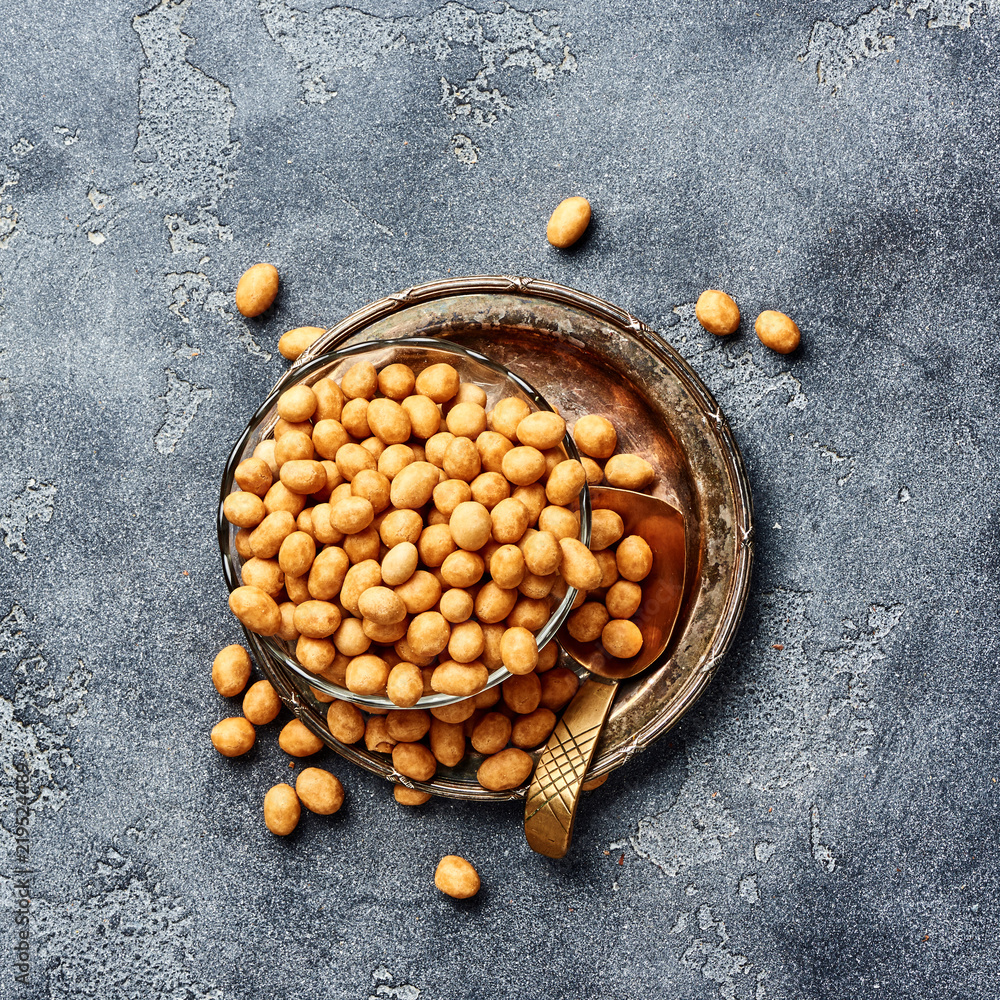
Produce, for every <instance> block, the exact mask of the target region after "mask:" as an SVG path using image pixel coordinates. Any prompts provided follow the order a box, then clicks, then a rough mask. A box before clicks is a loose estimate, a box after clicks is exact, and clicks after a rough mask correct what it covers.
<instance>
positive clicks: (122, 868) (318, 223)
mask: <svg viewBox="0 0 1000 1000" xmlns="http://www.w3.org/2000/svg"><path fill="white" fill-rule="evenodd" d="M869 2H870V0H869ZM148 4H149V0H144V3H136V2H134V0H126V2H119V3H109V2H108V0H93V2H90V3H85V4H79V3H77V4H70V3H65V2H58V3H43V2H39V0H33V2H30V3H15V2H12V0H6V2H4V3H2V5H0V10H2V15H0V32H2V37H3V42H4V45H3V49H4V58H3V60H2V61H0V94H2V95H3V98H2V115H0V428H2V432H3V433H2V436H0V466H2V468H3V470H4V475H3V476H2V477H0V478H2V481H0V536H2V541H3V543H4V544H3V546H2V547H0V668H2V672H0V770H2V776H3V781H2V785H0V812H2V817H0V820H2V826H0V933H2V939H0V955H2V956H3V957H2V959H0V997H3V998H5V1000H6V998H7V997H11V998H16V997H43V996H52V997H60V998H61V997H74V998H79V997H95V998H105V1000H119V998H125V997H136V998H144V1000H145V998H150V997H169V998H204V997H219V998H221V997H226V998H236V997H251V996H253V997H256V996H294V997H297V998H320V997H323V998H327V997H330V998H341V997H343V998H350V1000H365V998H369V997H374V998H380V1000H381V998H397V1000H417V998H420V1000H435V998H441V1000H446V998H456V997H480V996H493V995H501V996H510V997H517V998H522V997H530V998H538V1000H542V998H559V1000H562V998H572V997H591V996H593V997H621V998H630V1000H631V998H647V997H649V998H653V997H656V998H659V997H664V998H674V997H683V998H712V997H716V996H721V997H727V998H738V1000H747V998H756V1000H761V998H787V1000H799V998H812V997H824V998H825V997H831V998H833V997H836V998H838V1000H839V998H861V997H865V998H870V997H883V998H904V997H907V998H909V997H915V996H920V997H933V998H946V997H956V998H962V1000H971V998H980V997H981V998H987V997H994V996H996V995H997V991H998V986H997V982H998V979H997V977H998V975H1000V968H998V961H997V938H996V936H997V926H998V920H1000V912H998V910H1000V906H998V890H1000V877H998V870H997V860H996V858H997V846H998V845H997V840H998V837H997V828H998V821H1000V808H998V796H1000V786H998V783H997V779H998V778H1000V760H998V749H997V748H998V745H1000V731H998V730H1000V726H998V714H997V711H996V708H995V685H996V681H997V662H998V654H1000V641H998V629H997V617H996V616H997V598H996V577H997V564H998V560H997V554H996V553H997V542H998V537H997V536H998V523H997V503H996V501H997V495H998V489H997V473H996V468H997V460H998V450H1000V449H998V439H997V434H996V430H995V420H996V411H997V405H998V402H1000V393H998V389H997V383H998V376H1000V366H998V363H997V345H996V335H997V320H996V316H997V313H998V307H1000V302H998V292H997V283H996V275H997V267H998V255H997V237H996V234H997V222H998V211H1000V202H998V194H997V191H998V179H1000V178H998V168H997V165H996V164H997V159H996V149H997V147H998V142H1000V126H998V119H997V107H998V106H1000V78H998V76H997V73H996V65H997V63H996V60H997V53H998V45H1000V5H998V3H997V0H915V2H909V0H888V2H886V3H885V4H884V5H883V6H876V7H874V8H871V9H869V8H867V7H866V5H865V4H864V3H854V2H850V0H816V2H809V3H800V4H777V3H774V2H770V3H768V2H763V3H761V4H758V5H754V4H747V3H742V2H733V3H728V2H722V0H704V2H699V3H691V2H689V0H684V2H680V0H676V2H658V3H653V4H651V5H647V4H642V5H639V4H636V5H634V9H631V10H629V9H625V10H623V9H622V8H621V5H619V4H606V3H602V2H600V0H598V2H593V0H584V2H583V3H572V4H566V3H564V4H562V5H559V4H556V5H555V6H554V7H553V9H551V10H548V11H521V10H518V9H515V8H513V7H507V6H504V5H502V4H495V5H494V4H492V3H490V4H487V3H484V2H481V0H469V5H468V6H466V5H462V4H458V3H449V4H446V5H444V6H436V5H435V4H434V3H423V2H418V0H411V2H405V3H404V2H399V3H396V4H392V5H388V4H387V5H385V6H384V8H383V9H381V10H379V9H376V6H375V5H372V6H366V8H365V9H364V10H360V9H350V8H346V7H329V8H324V7H323V5H322V0H296V2H295V3H294V4H293V3H286V2H276V0H259V2H253V0H227V2H222V0H179V2H175V0H163V2H161V3H159V4H157V5H156V6H152V7H150V6H149V5H148ZM575 193H582V194H585V195H586V196H588V197H589V198H590V199H591V201H592V203H593V205H594V223H593V225H592V228H591V232H590V234H589V236H588V237H587V238H586V239H585V241H584V242H583V244H582V245H580V246H579V247H578V248H576V249H574V250H573V251H571V252H568V253H560V252H557V251H555V250H553V249H552V248H551V247H549V246H548V245H547V244H546V242H545V240H544V223H545V218H546V217H547V215H548V213H549V212H550V211H551V209H552V207H554V205H555V204H556V203H557V202H558V201H559V200H560V199H562V198H563V197H565V196H567V195H569V194H575ZM259 259H266V260H270V261H272V262H274V263H275V264H276V265H277V266H278V268H279V269H280V271H281V274H282V288H281V292H280V294H279V297H278V301H277V304H276V306H275V308H274V309H273V310H271V311H270V312H269V313H267V314H266V315H265V316H263V317H262V318H260V319H259V320H254V321H246V320H244V319H243V318H241V317H240V316H239V315H238V314H237V313H236V311H235V308H234V306H233V298H232V292H233V289H234V287H235V284H236V280H237V278H238V276H239V274H240V272H241V271H242V270H243V269H244V267H245V266H247V265H248V264H250V263H252V262H254V261H256V260H259ZM483 272H486V273H495V272H500V273H519V274H527V275H533V276H539V277H548V278H552V279H555V280H557V281H561V282H564V283H566V284H569V285H572V286H575V287H578V288H581V289H585V290H587V291H589V292H593V293H595V294H597V295H600V296H603V297H605V298H607V299H610V300H611V301H614V302H617V303H619V304H621V305H623V306H625V307H627V308H628V309H630V310H632V311H633V312H634V313H635V314H636V315H638V316H639V317H640V318H642V319H644V320H645V321H647V322H649V323H651V324H652V325H653V326H655V327H656V328H658V329H660V330H661V331H663V332H664V333H665V334H666V336H668V337H669V338H670V339H671V341H672V342H673V343H674V344H675V345H676V346H677V347H678V348H679V349H680V350H681V351H682V353H683V354H684V355H685V356H686V357H688V358H689V359H690V360H691V362H692V364H694V365H695V367H696V368H697V369H698V371H699V372H700V373H701V374H702V376H703V377H704V379H705V380H706V382H707V383H708V384H709V386H710V387H711V388H712V389H713V390H714V391H715V392H716V393H717V395H718V398H719V400H720V402H721V404H722V406H723V408H724V409H725V411H726V413H727V415H728V416H729V418H730V420H731V421H732V424H733V427H734V429H735V433H736V436H737V439H738V441H739V444H740V446H741V448H742V449H743V453H744V455H745V458H746V462H747V466H748V469H749V473H750V476H751V479H752V483H753V489H754V494H755V501H756V509H757V517H758V532H757V540H758V549H757V551H758V561H757V565H756V571H755V577H754V585H753V593H752V596H751V599H750V602H749V606H748V609H747V613H746V618H745V621H744V625H743V628H742V630H741V633H740V636H739V638H738V640H737V643H736V645H735V647H734V649H733V651H732V653H731V655H730V656H729V658H728V659H727V661H726V663H725V664H724V666H723V668H722V670H721V671H720V673H719V676H718V679H717V680H716V681H715V683H714V684H713V686H712V687H711V689H710V690H709V692H708V694H707V695H706V696H705V697H704V698H703V699H702V701H701V702H700V703H699V704H698V705H697V707H696V709H695V710H694V711H692V713H691V714H690V715H689V716H688V717H687V718H686V719H685V720H684V721H683V723H682V724H681V725H680V726H679V727H678V728H677V729H676V730H675V731H674V732H673V733H671V734H670V735H669V736H667V737H666V738H665V739H664V740H662V741H661V742H660V743H658V744H657V745H655V746H654V747H652V748H651V749H650V750H648V751H647V752H646V753H644V754H643V755H642V756H641V757H639V758H637V759H636V760H634V761H633V762H632V763H631V764H630V765H629V766H628V767H626V768H625V769H623V770H621V771H619V772H617V773H615V774H614V775H613V777H612V778H611V780H610V781H609V782H608V783H607V784H606V785H605V786H604V787H603V788H601V789H600V790H598V791H596V792H594V793H592V794H591V795H590V796H589V797H588V798H587V799H586V801H585V802H584V805H583V807H582V812H581V816H580V820H579V823H578V827H577V833H576V842H575V845H574V849H573V852H572V855H571V856H570V858H568V859H567V860H566V861H564V862H562V863H552V862H549V861H547V860H545V859H542V858H539V857H536V856H534V855H532V854H531V853H530V852H529V851H528V850H527V849H526V847H525V845H524V843H523V840H522V837H521V833H520V829H519V826H520V815H519V808H518V806H516V805H510V806H503V807H500V806H494V807H481V806H473V805H471V804H462V803H455V802H447V801H440V802H437V803H434V804H431V805H430V806H428V807H426V808H424V809H423V810H420V811H407V810H403V809H400V808H398V807H397V806H396V805H395V803H394V802H393V801H392V799H391V795H390V791H389V788H388V786H387V785H385V784H384V783H382V782H380V781H379V780H377V779H375V778H374V777H372V776H370V775H368V774H367V773H364V772H360V771H358V770H356V769H354V768H352V767H349V766H347V765H346V764H341V762H340V761H339V759H338V758H336V757H335V756H333V755H329V756H328V757H327V758H326V763H327V764H328V765H329V766H331V767H332V768H333V769H334V770H336V771H337V773H339V774H340V775H341V777H342V778H343V781H344V784H345V786H346V788H347V793H348V804H347V805H346V806H345V808H344V809H343V810H342V812H341V813H340V814H338V815H337V816H336V817H333V818H330V819H326V818H321V817H315V816H308V815H307V816H306V817H305V818H304V820H303V822H302V823H301V826H300V829H299V830H298V831H297V832H296V833H295V834H294V835H293V836H292V837H290V838H288V839H287V840H278V839H276V838H274V837H272V836H271V835H269V834H268V833H267V832H266V830H265V829H264V827H263V824H262V820H261V808H260V804H261V799H262V796H263V793H264V791H265V789H266V788H267V787H268V786H269V785H271V784H273V783H274V782H276V781H278V780H285V779H288V778H289V776H290V775H293V774H294V772H293V771H290V770H289V767H288V762H287V759H286V758H285V757H284V755H283V754H282V753H281V752H280V751H279V750H278V748H277V745H276V739H275V731H274V730H273V729H269V730H267V731H264V732H262V733H261V734H260V738H259V740H258V746H257V748H256V749H255V750H254V751H253V753H252V754H251V755H250V757H249V758H247V759H240V760H225V759H223V758H221V757H219V756H218V755H217V754H215V753H214V752H213V751H212V750H211V748H210V746H209V743H208V731H209V729H210V727H211V726H212V725H213V724H214V722H215V721H217V720H218V719H219V718H221V717H223V716H225V715H227V714H232V712H233V711H234V706H233V705H231V704H227V703H224V701H223V699H221V698H220V697H218V696H217V695H216V693H215V691H214V689H213V688H212V686H211V683H210V680H209V664H210V662H211V659H212V657H213V655H214V653H215V651H216V650H217V649H218V648H219V647H220V646H222V645H223V644H225V643H227V642H230V641H233V640H235V639H236V638H237V637H238V633H237V629H236V628H235V625H234V622H233V620H232V619H231V617H230V616H229V614H228V612H227V609H226V604H225V588H224V585H223V582H222V577H221V573H220V569H219V559H218V554H217V551H216V543H215V538H214V529H213V514H214V509H215V504H216V500H217V489H218V480H219V476H220V470H221V467H222V463H223V460H224V457H225V455H226V453H227V452H228V450H229V447H230V445H231V443H232V441H233V440H234V438H235V436H236V435H237V433H238V431H239V430H240V429H241V427H242V426H243V424H244V422H245V420H246V418H247V416H248V415H249V413H250V412H252V410H253V409H254V408H255V407H256V405H257V404H258V402H259V401H260V400H261V399H262V397H263V396H264V394H265V392H266V390H267V388H268V387H269V386H270V385H271V384H272V383H273V382H274V381H275V379H276V378H277V377H278V375H279V374H280V373H281V371H282V370H283V366H284V361H283V359H282V358H281V357H280V356H279V355H278V354H277V352H276V344H277V339H278V337H279V336H280V334H281V333H282V332H283V331H284V330H285V329H287V328H288V327H291V326H297V325H302V324H332V323H334V322H335V321H336V320H337V319H339V318H340V317H342V316H344V315H346V314H347V313H348V312H349V311H351V310H353V309H355V308H356V307H358V306H360V305H362V304H364V303H365V302H367V301H369V300H371V299H373V298H378V297H380V296H381V295H383V294H386V293H388V292H391V291H394V290H396V289H399V288H402V287H405V286H407V285H410V284H413V283H416V282H419V281H423V280H427V279H430V278H434V277H437V276H439V275H443V274H455V275H458V274H469V273H483ZM708 286H716V287H722V288H725V289H727V290H728V291H730V292H731V293H732V294H733V295H734V296H735V297H736V299H737V300H738V301H739V304H740V306H741V308H742V309H743V313H744V324H743V329H742V330H741V332H740V333H739V334H738V335H737V336H736V337H735V338H733V339H732V340H730V341H726V342H722V341H719V340H716V339H714V338H712V337H710V336H708V335H706V334H704V333H703V332H702V331H701V330H700V327H698V325H697V323H696V322H695V320H694V315H693V313H694V310H693V302H694V300H695V298H696V297H697V295H698V293H699V292H700V291H701V290H702V289H703V288H705V287H708ZM765 308H777V309H781V310H784V311H787V312H788V313H790V314H791V315H792V316H793V317H794V318H795V319H796V320H797V322H798V323H799V325H800V326H801V328H802V331H803V346H802V349H801V350H800V351H798V352H797V353H796V354H794V355H791V356H789V357H779V356H777V355H773V354H770V353H768V352H767V350H766V349H764V348H763V347H762V345H761V344H760V343H759V342H758V341H757V340H756V338H755V337H754V335H753V332H752V322H753V318H754V317H755V316H756V314H757V312H758V311H760V310H762V309H765ZM18 781H20V784H18ZM19 789H20V790H19ZM19 802H21V803H22V804H23V802H27V803H28V804H29V809H28V811H29V814H30V821H29V822H28V824H27V837H25V836H23V835H22V834H23V829H22V831H21V833H20V834H19V830H18V827H19V824H18V806H19ZM23 826H24V824H23V823H22V824H21V827H22V828H23ZM26 852H30V853H28V854H27V863H25V853H26ZM446 853H458V854H462V855H465V856H467V857H469V858H470V859H471V860H472V861H473V862H474V863H475V864H476V865H477V867H478V868H479V871H480V873H481V875H482V879H483V885H484V889H483V891H482V893H481V894H480V895H479V897H477V898H476V899H475V900H473V901H471V902H468V903H460V904H456V903H455V902H453V901H451V900H449V899H446V898H444V897H443V896H441V895H440V893H438V892H437V891H436V890H435V889H434V886H433V871H434V867H435V865H436V863H437V860H438V859H439V858H440V857H441V856H442V855H443V854H446ZM24 868H28V869H30V870H31V874H30V876H27V879H28V882H29V883H30V888H29V890H28V893H29V895H28V896H25V895H24V894H23V893H22V891H21V889H20V888H19V887H20V885H21V884H22V883H23V882H24V880H25V876H23V875H21V874H19V872H20V871H21V870H22V869H24ZM26 898H30V908H29V910H28V911H27V912H28V916H29V923H28V924H27V925H24V924H17V923H16V922H15V918H16V916H17V914H18V913H20V912H24V911H23V910H21V909H19V907H21V906H23V905H24V904H23V900H24V899H26ZM25 928H26V929H27V931H28V938H27V941H28V954H29V958H30V961H29V963H28V964H29V965H30V974H29V982H28V984H27V985H24V984H23V983H21V982H19V981H18V980H17V978H16V976H17V975H18V967H17V965H16V963H15V958H16V952H17V946H18V943H19V940H20V939H19V938H18V937H17V935H18V932H19V930H21V929H25Z"/></svg>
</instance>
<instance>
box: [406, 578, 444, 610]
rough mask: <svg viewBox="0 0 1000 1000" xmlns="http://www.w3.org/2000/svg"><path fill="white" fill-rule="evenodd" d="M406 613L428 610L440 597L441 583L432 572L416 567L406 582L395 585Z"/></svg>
mask: <svg viewBox="0 0 1000 1000" xmlns="http://www.w3.org/2000/svg"><path fill="white" fill-rule="evenodd" d="M396 593H397V594H398V595H399V597H400V598H401V599H402V601H403V604H404V606H405V607H406V613H407V614H408V615H419V614H421V613H422V612H424V611H429V610H430V609H431V608H433V607H434V605H435V604H437V602H438V601H439V600H440V599H441V583H440V581H439V580H438V579H437V577H436V576H434V575H433V574H432V573H428V572H427V570H425V569H418V570H417V571H416V572H415V573H414V574H413V576H411V577H410V579H409V580H407V581H406V583H404V584H402V585H401V586H399V587H396Z"/></svg>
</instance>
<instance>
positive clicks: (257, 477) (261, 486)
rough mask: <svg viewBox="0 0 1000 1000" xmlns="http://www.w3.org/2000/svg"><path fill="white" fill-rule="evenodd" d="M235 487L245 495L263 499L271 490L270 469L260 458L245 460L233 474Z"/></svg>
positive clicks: (271, 477) (271, 478) (272, 478)
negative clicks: (251, 494) (250, 494)
mask: <svg viewBox="0 0 1000 1000" xmlns="http://www.w3.org/2000/svg"><path fill="white" fill-rule="evenodd" d="M233 478H234V479H235V480H236V485H237V486H239V488H240V489H241V490H243V491H244V492H246V493H253V494H255V495H256V496H259V497H261V498H263V497H264V496H265V495H266V494H267V491H268V490H269V489H270V488H271V483H272V482H273V480H274V477H273V476H272V474H271V467H270V466H269V465H268V464H267V462H265V461H264V459H262V458H245V459H243V461H242V462H240V464H239V465H237V466H236V472H235V473H233Z"/></svg>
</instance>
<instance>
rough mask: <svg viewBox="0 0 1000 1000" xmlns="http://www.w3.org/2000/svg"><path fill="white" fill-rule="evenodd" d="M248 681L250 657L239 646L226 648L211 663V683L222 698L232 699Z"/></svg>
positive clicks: (234, 645)
mask: <svg viewBox="0 0 1000 1000" xmlns="http://www.w3.org/2000/svg"><path fill="white" fill-rule="evenodd" d="M248 680H250V655H249V654H248V653H247V651H246V650H245V649H244V648H243V647H242V646H240V645H237V644H235V643H234V644H233V645H232V646H226V648H225V649H222V650H220V651H219V653H218V654H217V655H216V657H215V660H214V661H213V662H212V683H213V684H214V685H215V689H216V691H218V692H219V694H221V695H222V696H223V697H224V698H234V697H235V696H236V695H238V694H239V693H240V692H241V691H242V690H243V689H244V688H245V687H246V686H247V681H248Z"/></svg>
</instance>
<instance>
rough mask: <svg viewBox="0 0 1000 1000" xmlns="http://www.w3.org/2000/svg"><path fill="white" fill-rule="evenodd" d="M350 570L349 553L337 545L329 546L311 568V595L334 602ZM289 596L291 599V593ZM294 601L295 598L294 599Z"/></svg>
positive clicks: (318, 556)
mask: <svg viewBox="0 0 1000 1000" xmlns="http://www.w3.org/2000/svg"><path fill="white" fill-rule="evenodd" d="M350 568H351V562H350V559H348V557H347V553H346V552H345V551H344V550H343V549H341V548H338V547H337V546H336V545H328V546H327V547H326V548H325V549H323V551H322V552H320V553H319V554H318V555H317V556H316V558H315V559H314V560H313V563H312V566H311V567H310V568H309V578H308V580H309V584H308V585H309V593H310V594H311V595H312V596H313V597H315V598H316V599H317V600H320V601H332V600H333V599H334V598H335V597H336V596H337V595H338V594H339V593H340V589H341V587H342V586H343V584H344V579H345V577H346V576H347V572H348V570H349V569H350ZM286 586H287V583H286ZM289 596H290V597H291V591H289ZM292 600H293V601H294V600H295V598H294V597H292Z"/></svg>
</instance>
